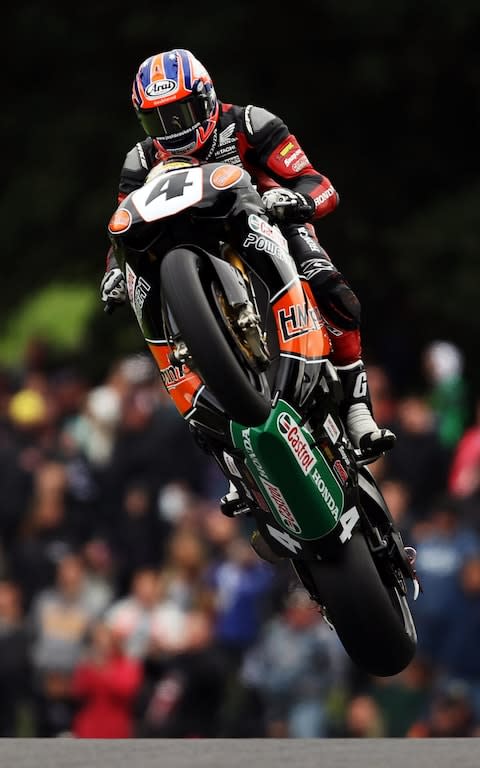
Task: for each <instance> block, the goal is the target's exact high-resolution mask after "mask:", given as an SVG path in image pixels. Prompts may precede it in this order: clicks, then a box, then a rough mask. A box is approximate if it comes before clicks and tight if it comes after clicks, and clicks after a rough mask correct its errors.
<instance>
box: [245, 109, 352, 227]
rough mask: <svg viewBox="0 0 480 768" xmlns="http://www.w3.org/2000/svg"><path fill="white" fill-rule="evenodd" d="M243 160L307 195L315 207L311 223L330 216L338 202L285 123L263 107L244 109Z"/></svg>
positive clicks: (279, 182)
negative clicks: (245, 144)
mask: <svg viewBox="0 0 480 768" xmlns="http://www.w3.org/2000/svg"><path fill="white" fill-rule="evenodd" d="M244 122H245V138H246V140H247V144H248V149H247V152H246V159H247V160H248V161H249V163H251V164H252V165H254V166H258V167H259V168H260V169H261V170H262V171H263V172H264V173H266V174H268V176H270V177H271V178H272V179H273V180H274V181H275V182H276V183H277V184H279V185H280V186H281V187H287V188H288V189H291V190H292V191H293V192H300V193H301V194H303V195H309V196H310V197H311V198H312V199H313V201H314V203H315V212H314V214H313V217H312V218H314V219H319V218H321V217H322V216H325V215H326V214H327V213H331V211H333V210H334V209H335V208H336V207H337V205H338V201H339V197H338V193H337V192H336V190H335V189H334V187H333V185H332V183H331V181H330V179H328V178H327V177H326V176H324V175H323V174H321V173H319V171H317V170H315V168H314V167H313V166H312V164H311V162H310V160H309V159H308V157H307V156H306V154H305V152H304V151H303V149H302V147H301V146H300V144H299V143H298V141H297V139H296V138H295V136H293V134H291V133H290V131H289V130H288V128H287V126H286V125H285V123H284V122H283V121H282V120H281V119H280V118H279V117H277V116H276V115H273V114H272V113H271V112H268V111H267V110H266V109H263V108H262V107H256V106H252V105H250V106H248V107H246V109H245V116H244Z"/></svg>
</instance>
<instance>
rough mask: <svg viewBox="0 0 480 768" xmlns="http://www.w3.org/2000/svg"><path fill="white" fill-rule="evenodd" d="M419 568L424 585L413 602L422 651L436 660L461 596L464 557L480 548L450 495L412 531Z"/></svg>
mask: <svg viewBox="0 0 480 768" xmlns="http://www.w3.org/2000/svg"><path fill="white" fill-rule="evenodd" d="M412 544H413V546H414V547H415V548H416V550H417V560H416V569H417V573H418V576H419V579H420V582H421V584H422V586H423V590H424V591H423V594H422V595H421V598H420V599H419V600H417V602H416V603H415V604H414V606H413V614H414V618H415V621H416V624H417V632H418V644H419V649H420V652H421V653H423V654H424V655H426V656H427V657H428V658H429V659H430V660H432V661H433V662H437V660H438V655H439V651H440V647H441V642H442V638H443V635H444V633H445V628H446V627H448V625H449V624H450V623H451V621H452V619H451V616H452V611H453V610H454V608H455V604H456V601H457V600H458V577H459V574H460V571H461V569H462V566H463V563H464V562H465V560H466V559H467V558H469V557H471V556H473V555H476V554H478V553H479V552H480V540H479V538H478V536H477V534H476V533H475V532H474V531H473V530H472V529H470V528H468V527H466V526H465V525H463V523H462V520H461V519H460V516H459V510H458V506H457V505H456V504H455V502H454V501H453V500H452V499H450V498H449V497H444V498H442V499H440V500H437V501H436V503H435V504H434V505H433V506H432V509H431V512H430V515H429V518H428V520H427V522H426V523H424V524H422V525H420V524H418V525H417V526H416V527H415V528H414V531H413V539H412Z"/></svg>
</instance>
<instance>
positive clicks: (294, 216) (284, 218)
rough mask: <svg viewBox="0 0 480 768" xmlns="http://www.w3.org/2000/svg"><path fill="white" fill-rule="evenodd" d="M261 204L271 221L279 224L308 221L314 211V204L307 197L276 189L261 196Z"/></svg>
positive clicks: (280, 188)
mask: <svg viewBox="0 0 480 768" xmlns="http://www.w3.org/2000/svg"><path fill="white" fill-rule="evenodd" d="M262 202H263V205H264V206H265V210H266V212H267V213H268V214H269V216H270V218H271V219H274V220H275V221H281V222H285V223H287V222H299V223H300V222H303V221H308V220H309V219H311V217H312V216H313V213H314V211H315V203H314V202H313V199H312V198H311V197H310V196H309V195H302V194H300V192H292V190H291V189H286V188H285V187H278V188H276V189H269V190H267V192H264V193H263V195H262Z"/></svg>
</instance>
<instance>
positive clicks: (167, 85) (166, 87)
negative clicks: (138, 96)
mask: <svg viewBox="0 0 480 768" xmlns="http://www.w3.org/2000/svg"><path fill="white" fill-rule="evenodd" d="M176 88H177V84H176V82H175V80H154V81H153V83H150V84H149V85H147V87H146V88H145V96H146V97H147V99H149V100H150V101H155V99H160V98H161V97H162V96H167V94H169V93H173V91H175V90H176Z"/></svg>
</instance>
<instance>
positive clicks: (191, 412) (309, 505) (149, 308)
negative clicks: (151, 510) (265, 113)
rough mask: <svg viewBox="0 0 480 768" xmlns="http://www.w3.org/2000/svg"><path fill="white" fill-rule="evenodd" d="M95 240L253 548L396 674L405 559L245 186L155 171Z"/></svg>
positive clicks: (311, 320) (304, 302) (372, 668)
mask: <svg viewBox="0 0 480 768" xmlns="http://www.w3.org/2000/svg"><path fill="white" fill-rule="evenodd" d="M108 228H109V233H110V238H111V241H112V243H113V248H114V252H115V255H116V258H117V261H118V263H119V266H120V268H121V269H122V271H123V272H124V275H125V279H126V284H127V291H128V297H129V301H130V304H131V307H132V309H133V312H134V313H135V315H136V318H137V320H138V323H139V326H140V328H141V331H142V333H143V336H144V339H145V342H146V344H147V346H148V348H149V350H150V352H151V354H152V355H153V358H154V359H155V361H156V363H157V365H158V368H159V371H160V374H161V378H162V380H163V384H164V385H165V387H166V390H167V392H168V394H169V395H170V397H171V398H172V400H173V402H174V403H175V406H176V408H177V409H178V411H179V413H180V414H181V415H182V417H183V418H184V419H185V420H186V421H187V422H188V424H189V425H190V429H191V431H192V433H193V435H194V437H195V438H196V439H197V441H198V442H199V444H200V445H201V447H202V448H203V449H204V450H205V451H207V452H208V453H209V454H210V455H211V456H212V458H213V459H214V460H215V461H216V462H217V463H218V465H219V466H220V468H221V470H222V472H223V473H224V475H225V477H226V478H227V479H228V481H230V483H231V484H233V486H234V487H235V489H236V492H237V496H238V506H237V508H236V512H237V513H239V514H240V513H246V514H249V515H251V516H253V518H254V520H255V524H256V532H255V534H254V537H253V539H252V545H253V546H254V549H256V551H257V553H258V554H259V555H260V556H261V557H264V558H265V559H267V560H271V561H272V562H273V561H275V562H278V561H281V560H285V559H287V560H288V561H290V563H291V565H292V567H293V570H294V572H295V574H296V577H297V578H298V580H299V582H300V583H301V585H303V587H304V588H305V589H306V590H307V591H308V593H309V595H310V597H311V598H312V600H313V601H315V603H316V604H317V605H318V607H319V609H320V610H321V612H322V614H323V616H324V618H325V620H326V621H327V622H328V623H329V625H330V626H331V627H332V629H334V630H335V631H336V632H337V635H338V637H339V639H340V641H341V643H342V644H343V647H344V648H345V650H346V652H347V654H348V655H349V656H350V658H351V659H352V661H353V662H354V663H355V664H357V665H358V666H359V667H360V668H361V669H363V670H364V671H366V672H367V673H369V674H373V675H377V676H390V675H394V674H397V673H398V672H400V671H401V670H402V669H404V668H405V667H406V666H407V665H408V664H409V662H410V661H411V659H412V658H413V656H414V654H415V650H416V631H415V625H414V621H413V619H412V615H411V612H410V608H409V600H410V599H411V598H412V597H413V599H416V597H417V595H418V592H419V583H418V579H417V576H416V572H415V569H414V561H413V557H412V551H411V550H409V548H405V546H404V544H403V541H402V537H401V534H400V532H399V531H398V529H397V527H396V525H395V523H394V521H393V519H392V517H391V515H390V513H389V510H388V508H387V505H386V503H385V500H384V499H383V496H382V494H381V492H380V490H379V488H378V486H377V484H376V482H375V480H374V477H373V475H372V474H371V472H370V471H369V470H368V466H367V463H368V460H367V459H366V458H365V457H362V455H361V454H359V452H358V451H357V450H355V449H354V447H353V446H352V444H351V442H350V441H349V438H348V435H347V433H346V430H345V427H344V424H343V422H342V419H341V418H340V403H341V399H342V391H341V384H340V381H339V378H338V376H337V374H336V371H335V368H334V366H333V365H332V363H331V361H330V359H329V356H330V352H331V348H330V341H329V337H328V334H327V332H326V329H325V323H324V319H323V317H322V315H321V312H320V310H319V307H318V306H317V304H316V302H315V299H314V297H313V295H312V292H311V290H310V287H309V284H308V282H307V281H306V280H305V279H304V277H303V276H302V275H301V274H299V272H298V270H297V266H296V264H295V262H294V260H293V258H292V257H291V255H290V254H289V251H288V246H287V241H286V239H285V238H284V236H283V234H282V232H281V231H280V229H279V227H278V226H277V225H276V224H274V223H272V221H270V220H269V219H268V217H267V215H266V213H265V210H264V208H263V206H262V200H261V197H260V195H259V193H258V191H257V189H256V187H255V185H254V184H253V183H252V179H251V177H250V175H249V173H248V172H247V171H246V170H245V169H242V168H240V167H237V166H235V165H228V164H225V163H219V162H215V163H203V164H201V163H198V162H197V161H194V160H192V158H176V159H173V161H172V160H171V161H169V162H167V163H164V164H163V163H160V164H159V165H157V166H155V167H154V169H153V170H152V171H151V172H150V173H149V175H148V176H147V179H146V182H145V184H144V185H143V186H142V187H141V188H139V189H137V190H135V191H134V192H132V193H131V194H130V195H128V197H126V198H125V199H124V200H123V201H122V202H121V204H120V205H119V207H118V208H117V210H116V211H115V213H114V214H113V216H112V218H111V220H110V223H109V227H108ZM109 310H111V307H109V306H108V305H107V311H109Z"/></svg>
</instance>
